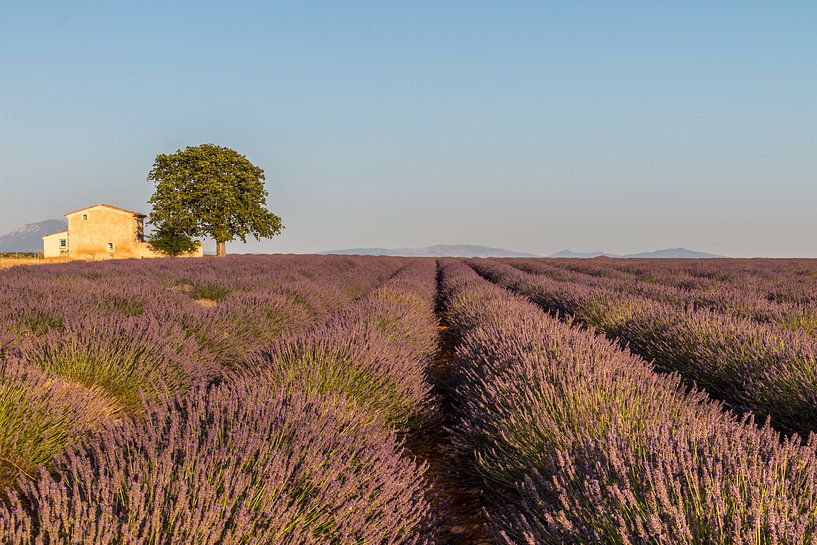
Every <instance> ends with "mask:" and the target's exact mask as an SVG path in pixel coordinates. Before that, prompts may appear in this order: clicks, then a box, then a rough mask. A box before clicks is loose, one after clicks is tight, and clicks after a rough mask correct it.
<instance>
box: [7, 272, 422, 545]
mask: <svg viewBox="0 0 817 545" xmlns="http://www.w3.org/2000/svg"><path fill="white" fill-rule="evenodd" d="M361 272H362V271H361ZM435 274H436V268H435V264H434V263H433V262H431V261H424V260H418V261H413V262H408V263H407V264H406V266H405V267H404V268H403V269H401V270H400V271H399V272H398V273H397V274H396V275H395V276H394V277H393V278H391V279H390V280H388V281H387V282H386V283H385V284H383V285H382V286H381V287H380V288H377V289H375V290H374V291H372V292H371V293H370V294H369V295H367V296H365V297H363V298H362V299H360V300H359V301H358V302H356V303H354V304H352V305H350V306H347V307H345V308H343V309H342V310H341V311H340V312H339V313H337V314H335V315H334V316H332V317H330V318H329V319H328V320H325V321H323V322H322V323H318V324H316V325H314V326H312V327H311V328H309V329H307V330H304V331H302V332H300V333H292V334H287V335H284V336H281V337H279V338H277V339H276V340H275V341H274V342H273V343H272V344H271V345H268V346H267V347H266V348H264V349H262V350H260V351H258V352H257V353H256V354H255V355H253V356H251V357H250V358H249V359H248V360H247V361H246V362H245V363H244V364H243V365H242V366H241V367H240V368H237V369H231V370H230V372H228V373H225V374H224V375H223V377H222V380H221V382H220V383H218V384H211V385H209V386H208V385H199V386H196V387H194V388H193V390H192V391H190V392H184V393H180V394H176V395H173V394H172V393H170V392H168V393H166V394H165V395H164V396H161V399H160V400H159V402H154V403H148V405H147V407H146V409H145V411H144V412H143V413H140V414H136V415H134V416H131V417H129V418H121V419H119V420H118V421H116V422H114V423H113V424H111V425H108V426H106V427H104V428H103V429H101V430H100V431H97V432H96V433H92V434H90V436H89V437H87V438H85V439H83V440H81V441H79V442H78V443H76V444H75V445H73V446H71V447H69V448H68V449H67V450H66V451H65V452H64V453H63V454H60V455H58V456H57V457H56V458H55V460H54V462H53V468H51V469H48V468H45V467H43V468H41V469H40V470H39V473H38V475H37V476H36V479H35V480H33V481H28V480H25V479H21V480H20V482H19V484H18V489H17V490H15V491H12V492H10V493H9V494H8V495H9V498H8V500H6V501H5V502H4V503H3V504H2V506H0V536H7V541H8V543H12V544H15V545H17V544H20V545H22V544H26V545H28V544H40V543H42V544H45V543H89V544H90V543H122V544H125V543H127V544H137V543H138V544H146V543H150V544H153V543H156V544H159V543H161V544H182V543H212V544H216V543H235V544H239V543H241V544H244V543H276V544H278V543H282V544H289V543H292V544H295V543H298V544H308V543H350V544H351V543H383V544H386V543H389V544H392V543H393V544H398V543H399V544H415V543H430V542H431V541H432V537H431V535H432V531H433V527H432V522H433V521H432V513H431V510H430V505H429V498H428V493H427V486H426V483H425V481H424V478H423V471H424V468H423V467H420V466H418V465H417V464H416V462H415V461H414V460H413V459H411V458H409V457H408V456H407V455H406V453H405V452H404V451H403V448H402V446H401V444H400V441H399V440H398V435H396V433H395V431H396V430H399V431H403V432H404V431H408V430H411V429H413V428H416V427H419V426H423V425H424V424H425V423H426V422H427V421H428V420H429V419H430V418H431V417H432V416H433V414H434V410H435V404H434V400H433V399H432V396H431V394H430V386H429V384H428V381H427V379H426V369H427V362H428V359H429V358H431V357H432V355H433V353H434V351H435V349H436V335H437V332H436V327H435V326H436V321H435V316H434V308H433V301H434V293H435Z"/></svg>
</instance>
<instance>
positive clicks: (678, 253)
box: [549, 248, 724, 259]
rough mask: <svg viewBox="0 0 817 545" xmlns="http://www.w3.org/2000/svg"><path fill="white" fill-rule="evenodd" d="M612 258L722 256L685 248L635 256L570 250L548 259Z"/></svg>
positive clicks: (707, 257)
mask: <svg viewBox="0 0 817 545" xmlns="http://www.w3.org/2000/svg"><path fill="white" fill-rule="evenodd" d="M602 256H604V257H612V258H630V259H712V258H717V257H724V256H722V255H717V254H710V253H707V252H698V251H695V250H687V249H686V248H666V249H664V250H653V251H652V252H641V253H637V254H625V255H617V254H608V253H606V252H574V251H572V250H562V251H560V252H556V253H555V254H551V255H550V256H549V257H569V258H578V259H581V258H585V259H586V258H592V257H602Z"/></svg>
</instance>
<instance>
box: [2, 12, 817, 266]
mask: <svg viewBox="0 0 817 545" xmlns="http://www.w3.org/2000/svg"><path fill="white" fill-rule="evenodd" d="M168 4H173V5H172V6H169V5H165V3H164V2H128V3H125V2H99V3H93V2H83V1H77V2H53V3H44V2H38V3H31V2H22V1H18V2H10V1H5V2H2V3H0V189H2V196H0V212H2V214H0V232H6V231H10V230H12V229H14V228H16V227H18V226H19V225H21V224H23V223H28V222H32V221H38V220H42V219H47V218H56V217H60V216H61V214H63V213H64V212H66V211H69V210H74V209H76V208H80V207H82V206H84V205H86V204H90V203H95V202H99V201H102V202H109V203H112V204H117V205H120V206H125V207H130V208H134V209H137V210H143V211H146V210H147V204H146V201H147V198H148V197H149V195H150V194H151V192H152V186H151V185H150V184H149V183H148V182H146V181H145V177H146V174H147V171H148V170H149V169H150V166H151V164H152V162H153V158H154V157H155V155H156V154H158V153H163V152H172V151H175V150H176V149H178V148H182V147H185V146H188V145H196V144H200V143H205V142H213V143H217V144H220V145H224V146H229V147H233V148H235V149H237V150H238V151H240V152H242V153H244V154H246V155H247V156H248V157H249V158H250V159H251V160H252V161H253V162H255V163H256V164H258V165H259V166H261V167H263V168H264V169H265V170H266V173H267V188H268V190H269V193H270V196H269V203H270V207H271V208H272V209H273V210H274V211H276V212H277V213H279V214H280V215H281V216H282V217H283V219H284V222H285V225H286V230H285V233H284V234H283V235H282V236H280V237H276V238H275V239H272V240H270V241H266V242H263V243H260V244H259V243H255V244H251V245H248V246H247V247H241V246H239V245H233V246H232V247H231V248H230V249H231V250H232V251H248V250H252V251H315V250H324V249H330V248H342V247H351V246H355V247H358V246H390V247H394V246H422V245H428V244H434V243H457V242H463V243H465V242H469V243H483V244H489V245H496V246H502V247H506V248H511V249H519V250H529V251H533V252H536V253H541V254H546V253H550V252H553V251H556V250H560V249H562V248H572V249H586V250H591V249H604V250H608V251H617V252H629V251H637V250H646V249H655V248H660V247H670V246H686V247H690V248H695V249H700V250H708V251H713V252H718V253H723V254H728V255H733V256H749V255H768V256H787V255H802V256H817V3H815V2H813V1H809V2H755V1H734V2H703V1H701V2H656V1H649V2H648V1H645V2H565V1H560V2H533V1H531V2H391V1H380V2H218V3H208V2H172V3H168Z"/></svg>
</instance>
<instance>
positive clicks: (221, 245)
mask: <svg viewBox="0 0 817 545" xmlns="http://www.w3.org/2000/svg"><path fill="white" fill-rule="evenodd" d="M216 255H217V256H218V257H224V256H225V255H227V243H226V242H218V241H217V242H216Z"/></svg>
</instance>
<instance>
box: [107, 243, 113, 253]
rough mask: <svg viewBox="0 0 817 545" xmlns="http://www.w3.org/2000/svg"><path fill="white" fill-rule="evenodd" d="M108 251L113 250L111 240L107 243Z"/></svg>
mask: <svg viewBox="0 0 817 545" xmlns="http://www.w3.org/2000/svg"><path fill="white" fill-rule="evenodd" d="M108 251H109V252H113V242H109V243H108Z"/></svg>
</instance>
